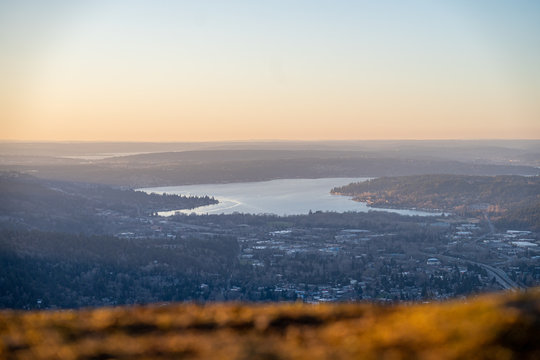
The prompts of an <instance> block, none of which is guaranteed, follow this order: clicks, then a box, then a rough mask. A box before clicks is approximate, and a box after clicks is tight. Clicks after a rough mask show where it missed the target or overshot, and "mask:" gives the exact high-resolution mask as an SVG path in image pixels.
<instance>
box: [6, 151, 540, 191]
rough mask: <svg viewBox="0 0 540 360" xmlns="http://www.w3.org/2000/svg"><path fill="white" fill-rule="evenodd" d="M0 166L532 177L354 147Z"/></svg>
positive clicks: (172, 173) (157, 177) (57, 174)
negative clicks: (349, 148)
mask: <svg viewBox="0 0 540 360" xmlns="http://www.w3.org/2000/svg"><path fill="white" fill-rule="evenodd" d="M0 168H2V169H9V170H15V171H24V172H31V173H32V174H33V175H35V176H38V177H42V178H47V179H58V180H70V181H85V182H94V183H102V184H110V185H121V186H128V187H145V186H160V185H183V184H197V183H228V182H245V181H261V180H271V179H283V178H324V177H380V176H398V175H417V174H433V173H450V174H464V175H509V174H519V175H536V174H538V173H539V172H540V171H539V170H538V169H536V168H534V167H530V166H520V165H496V164H477V163H470V162H459V161H454V160H441V159H420V158H398V157H385V156H381V155H373V154H366V153H364V152H353V151H319V150H317V151H310V150H302V151H285V150H220V151H214V150H209V151H185V152H166V153H154V154H141V155H133V156H123V157H113V158H108V159H102V160H94V161H79V162H77V163H74V162H73V160H72V159H69V160H68V161H67V162H65V163H58V162H54V163H48V164H46V163H43V162H40V163H35V164H29V163H19V164H14V163H10V164H7V165H3V166H1V167H0Z"/></svg>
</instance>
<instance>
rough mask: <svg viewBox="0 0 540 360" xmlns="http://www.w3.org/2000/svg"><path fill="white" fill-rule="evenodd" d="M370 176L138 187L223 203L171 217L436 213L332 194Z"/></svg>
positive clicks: (170, 213)
mask: <svg viewBox="0 0 540 360" xmlns="http://www.w3.org/2000/svg"><path fill="white" fill-rule="evenodd" d="M366 180H368V178H325V179H280V180H271V181H257V182H244V183H230V184H201V185H182V186H164V187H152V188H143V189H138V190H139V191H144V192H146V193H157V194H163V193H166V194H177V195H185V196H205V195H208V196H211V197H212V196H213V197H214V198H215V199H217V200H218V201H219V204H215V205H208V206H201V207H198V208H195V209H192V210H175V211H162V212H158V215H160V216H171V215H174V214H175V213H176V212H181V213H184V214H191V213H196V214H199V215H203V214H232V213H235V212H238V213H249V214H276V215H299V214H307V213H309V211H313V212H315V211H335V212H346V211H358V212H367V211H370V210H385V211H390V212H394V213H399V214H403V215H421V216H433V215H439V214H440V213H430V212H424V211H415V210H397V209H374V208H370V207H368V206H367V205H366V204H365V203H361V202H356V201H352V200H351V198H350V197H347V196H340V195H331V194H330V190H331V189H332V188H334V187H336V186H342V185H347V184H349V183H351V182H359V181H366Z"/></svg>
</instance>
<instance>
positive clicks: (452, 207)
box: [332, 175, 540, 228]
mask: <svg viewBox="0 0 540 360" xmlns="http://www.w3.org/2000/svg"><path fill="white" fill-rule="evenodd" d="M332 193H333V194H339V195H347V196H352V197H353V200H356V201H362V202H367V203H368V204H369V205H371V206H373V207H398V208H421V209H433V210H443V211H452V212H457V213H473V212H477V211H487V212H488V213H490V214H493V215H495V216H497V217H500V218H501V220H505V221H510V222H511V221H519V222H521V223H523V224H528V225H529V226H532V227H533V228H537V227H538V226H540V217H539V215H538V213H539V211H538V209H540V177H538V176H533V177H525V176H464V175H418V176H400V177H382V178H378V179H372V180H369V181H365V182H361V183H352V184H349V185H346V186H342V187H338V188H334V189H332ZM524 209H527V210H526V211H524ZM524 212H525V213H524ZM516 214H520V216H519V217H518V216H517V215H516ZM523 216H524V217H523Z"/></svg>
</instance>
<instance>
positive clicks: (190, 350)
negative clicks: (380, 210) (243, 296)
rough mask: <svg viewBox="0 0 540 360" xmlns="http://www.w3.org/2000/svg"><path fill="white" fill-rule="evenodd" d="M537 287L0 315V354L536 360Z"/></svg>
mask: <svg viewBox="0 0 540 360" xmlns="http://www.w3.org/2000/svg"><path fill="white" fill-rule="evenodd" d="M539 333H540V292H539V290H538V289H536V290H530V291H529V292H526V293H506V294H502V295H492V296H483V297H481V298H477V299H474V300H468V301H467V302H460V301H454V302H449V303H442V304H441V303H438V304H428V305H416V306H398V307H388V306H386V307H381V306H375V305H368V304H340V305H336V304H334V305H318V306H311V305H305V304H298V303H297V304H290V303H289V304H279V305H276V304H273V305H245V304H244V305H235V304H219V303H217V304H211V305H206V306H200V305H194V304H182V305H179V304H171V305H166V306H156V305H154V306H146V307H119V308H101V309H96V310H81V311H70V312H55V311H45V312H43V311H38V312H18V311H3V312H0V357H1V358H8V359H30V358H31V359H70V360H71V359H276V360H280V359H291V360H293V359H297V360H300V359H310V360H317V359H333V360H334V359H335V360H341V359H442V360H444V359H500V360H502V359H538V358H539V357H540V344H539V343H538V338H537V335H538V334H539Z"/></svg>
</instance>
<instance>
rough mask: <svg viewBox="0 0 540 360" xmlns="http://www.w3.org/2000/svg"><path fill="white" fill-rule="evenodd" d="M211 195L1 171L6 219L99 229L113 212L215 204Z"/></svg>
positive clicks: (0, 201) (1, 210)
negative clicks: (148, 190) (157, 191)
mask: <svg viewBox="0 0 540 360" xmlns="http://www.w3.org/2000/svg"><path fill="white" fill-rule="evenodd" d="M215 203H217V200H215V199H214V198H210V197H208V196H206V197H193V196H189V197H186V196H179V195H165V194H163V195H159V194H146V193H144V192H141V191H134V190H131V189H120V188H113V187H110V186H105V185H96V184H88V183H77V182H67V181H48V180H43V179H38V178H35V177H33V176H30V175H27V174H21V173H16V172H3V173H1V172H0V216H2V217H3V220H4V221H6V219H8V220H9V219H11V220H10V221H11V222H16V223H19V224H23V226H30V227H31V228H38V229H39V228H42V229H47V230H62V231H72V230H73V231H76V232H97V233H100V232H102V231H99V228H100V227H103V224H102V220H101V219H100V217H103V216H106V214H107V213H108V212H115V213H118V214H122V215H124V216H130V217H136V216H141V215H148V214H152V213H154V212H156V211H166V210H177V209H193V208H196V207H198V206H203V205H209V204H215Z"/></svg>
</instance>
